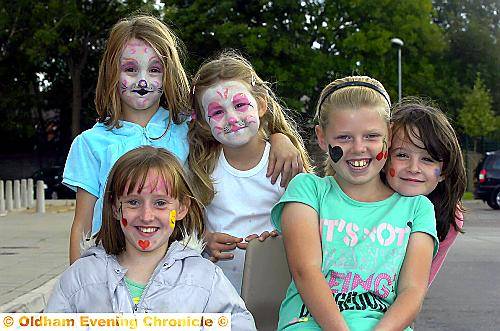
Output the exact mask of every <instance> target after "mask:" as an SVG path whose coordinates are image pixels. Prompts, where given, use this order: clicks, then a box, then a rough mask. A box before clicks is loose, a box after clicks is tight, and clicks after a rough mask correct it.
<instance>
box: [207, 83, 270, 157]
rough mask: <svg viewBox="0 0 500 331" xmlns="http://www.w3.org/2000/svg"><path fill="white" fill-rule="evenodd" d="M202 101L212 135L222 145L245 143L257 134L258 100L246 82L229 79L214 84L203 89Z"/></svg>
mask: <svg viewBox="0 0 500 331" xmlns="http://www.w3.org/2000/svg"><path fill="white" fill-rule="evenodd" d="M200 101H201V105H202V107H203V111H204V114H205V120H206V121H207V123H208V125H209V126H210V130H211V132H212V135H213V137H214V138H215V139H216V140H217V141H219V142H220V143H221V144H222V145H227V146H229V147H239V146H243V145H245V144H247V143H248V142H250V141H252V139H253V138H254V137H256V136H257V133H258V130H259V126H260V119H259V111H258V108H257V101H256V100H255V98H254V97H253V95H252V92H251V91H250V90H249V88H248V87H247V86H246V85H245V84H244V83H242V82H240V81H236V80H230V81H221V82H218V83H216V84H213V85H211V86H210V87H209V88H207V89H206V90H205V91H203V93H202V95H201V100H200Z"/></svg>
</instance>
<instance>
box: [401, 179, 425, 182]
mask: <svg viewBox="0 0 500 331" xmlns="http://www.w3.org/2000/svg"><path fill="white" fill-rule="evenodd" d="M401 179H402V180H404V181H406V182H412V183H423V182H424V181H423V180H420V179H415V178H401Z"/></svg>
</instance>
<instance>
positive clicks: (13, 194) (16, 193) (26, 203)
mask: <svg viewBox="0 0 500 331" xmlns="http://www.w3.org/2000/svg"><path fill="white" fill-rule="evenodd" d="M33 184H34V183H33V179H32V178H28V179H21V180H19V179H16V180H6V181H5V182H4V181H3V180H0V216H4V215H7V213H8V212H11V211H14V210H21V209H28V208H34V207H36V212H37V213H45V184H44V182H43V180H38V181H37V182H36V199H34V193H35V190H34V185H33Z"/></svg>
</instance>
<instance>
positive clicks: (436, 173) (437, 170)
mask: <svg viewBox="0 0 500 331" xmlns="http://www.w3.org/2000/svg"><path fill="white" fill-rule="evenodd" d="M434 175H436V177H438V178H439V176H441V168H440V167H437V168H436V169H434Z"/></svg>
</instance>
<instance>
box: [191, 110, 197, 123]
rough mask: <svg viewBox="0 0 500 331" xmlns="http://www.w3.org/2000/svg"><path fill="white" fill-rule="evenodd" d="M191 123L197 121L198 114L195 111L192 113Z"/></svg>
mask: <svg viewBox="0 0 500 331" xmlns="http://www.w3.org/2000/svg"><path fill="white" fill-rule="evenodd" d="M191 121H196V112H195V111H194V110H193V111H192V112H191Z"/></svg>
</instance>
